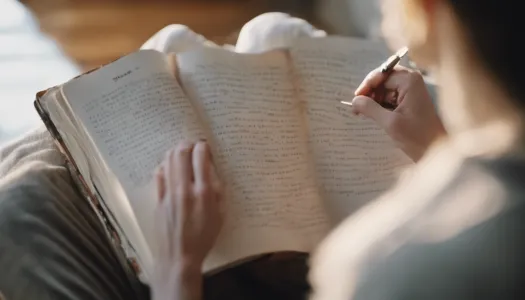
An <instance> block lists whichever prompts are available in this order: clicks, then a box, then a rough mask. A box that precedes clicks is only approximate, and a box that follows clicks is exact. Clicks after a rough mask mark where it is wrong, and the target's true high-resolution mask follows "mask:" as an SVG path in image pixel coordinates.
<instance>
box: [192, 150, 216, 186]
mask: <svg viewBox="0 0 525 300" xmlns="http://www.w3.org/2000/svg"><path fill="white" fill-rule="evenodd" d="M192 160H193V176H194V179H195V185H205V184H208V182H209V181H210V169H211V153H210V149H209V147H208V144H207V143H205V142H198V143H197V144H195V146H194V147H193V155H192Z"/></svg>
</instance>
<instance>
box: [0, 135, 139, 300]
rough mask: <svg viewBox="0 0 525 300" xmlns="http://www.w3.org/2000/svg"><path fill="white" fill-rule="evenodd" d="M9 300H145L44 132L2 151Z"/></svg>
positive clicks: (1, 279)
mask: <svg viewBox="0 0 525 300" xmlns="http://www.w3.org/2000/svg"><path fill="white" fill-rule="evenodd" d="M0 269H1V270H2V272H1V273H0V291H1V292H2V293H3V294H4V296H5V298H6V299H9V300H16V299H24V300H27V299H83V300H84V299H97V300H98V299H144V298H147V297H148V291H147V289H146V287H144V286H143V285H142V284H140V283H139V282H138V280H137V279H135V278H134V277H133V275H132V274H131V272H130V271H129V270H128V269H125V268H124V267H123V265H122V264H121V263H120V260H119V259H118V257H117V255H116V253H115V251H114V250H113V248H112V247H111V244H110V241H109V239H108V238H107V237H106V234H105V231H104V230H103V228H102V226H101V224H100V222H99V220H98V218H97V216H96V215H95V213H94V211H93V210H92V209H91V207H90V206H89V204H88V203H87V202H86V201H85V200H84V199H83V198H81V197H80V195H79V194H78V193H77V190H76V189H75V188H74V186H73V185H72V181H71V178H70V176H69V172H68V171H67V169H66V168H65V167H64V164H63V160H62V156H61V155H60V153H59V152H58V150H57V149H56V148H55V147H54V146H53V143H52V141H51V139H50V137H49V136H48V134H47V133H46V132H45V130H44V129H43V128H40V129H38V130H37V131H36V132H34V133H31V134H29V135H28V136H26V137H25V138H23V139H21V140H20V141H18V142H15V143H13V144H12V145H9V146H7V147H5V148H3V149H2V150H1V151H0Z"/></svg>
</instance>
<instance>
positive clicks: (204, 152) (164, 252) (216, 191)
mask: <svg viewBox="0 0 525 300" xmlns="http://www.w3.org/2000/svg"><path fill="white" fill-rule="evenodd" d="M157 187H158V189H157V190H158V199H159V201H158V207H157V215H156V220H155V221H156V236H155V238H156V241H157V243H158V246H159V247H158V249H159V253H157V255H156V256H155V259H156V263H155V270H154V278H153V281H152V293H153V299H155V300H199V299H202V281H203V275H202V266H203V262H204V259H205V257H206V256H207V255H208V252H209V251H210V250H211V248H212V247H213V245H214V244H215V240H216V239H217V236H218V234H219V231H220V228H221V225H222V214H221V209H220V205H221V199H222V193H221V185H220V182H219V179H218V176H217V174H216V173H215V168H214V166H213V163H212V159H211V154H210V150H209V147H208V145H207V144H206V143H205V142H198V143H196V144H193V143H187V142H185V143H180V144H179V146H177V148H176V149H175V150H173V151H170V152H169V153H168V155H167V158H166V159H165V161H164V163H163V164H162V165H161V167H160V169H159V172H158V175H157Z"/></svg>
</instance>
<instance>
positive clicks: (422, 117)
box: [341, 49, 446, 161]
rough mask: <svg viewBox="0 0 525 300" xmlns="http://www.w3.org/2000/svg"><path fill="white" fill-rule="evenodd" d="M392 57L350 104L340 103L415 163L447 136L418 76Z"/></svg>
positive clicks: (356, 93)
mask: <svg viewBox="0 0 525 300" xmlns="http://www.w3.org/2000/svg"><path fill="white" fill-rule="evenodd" d="M402 50H403V49H402ZM402 53H403V52H402V51H399V52H398V53H397V54H402ZM405 54H406V53H405ZM396 56H397V57H399V58H395V57H396ZM393 57H394V58H392V57H391V58H389V59H388V60H387V61H386V62H385V63H384V64H383V65H381V66H380V67H379V68H377V69H375V70H373V71H372V72H370V73H369V74H368V75H367V76H366V77H365V79H364V80H363V82H362V83H361V85H360V86H359V87H358V88H357V89H356V91H355V97H354V98H353V99H352V101H351V102H349V101H341V103H343V104H346V105H350V106H351V109H352V112H353V113H354V114H357V115H363V116H365V117H368V118H371V119H373V120H374V121H375V122H376V123H377V124H378V125H379V126H381V127H382V128H383V129H385V131H386V132H387V133H388V134H389V135H390V136H391V137H392V139H393V140H394V141H396V142H397V144H398V146H399V147H400V148H401V149H402V150H403V151H404V152H405V153H406V154H407V155H408V156H410V157H411V158H412V159H413V160H414V161H417V160H419V159H420V158H421V156H422V155H423V153H425V151H426V150H427V148H428V147H429V146H430V145H431V143H432V142H433V141H435V140H436V139H437V138H438V137H440V136H443V135H445V134H446V132H445V129H444V127H443V124H442V123H441V120H440V119H439V117H438V115H437V112H436V110H435V107H434V105H433V103H432V100H431V98H430V94H429V93H428V90H427V87H426V85H425V82H424V80H423V76H422V75H421V73H420V72H419V71H417V70H413V69H409V68H405V67H402V66H397V63H398V62H399V60H400V55H394V56H393Z"/></svg>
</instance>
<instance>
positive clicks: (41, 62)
mask: <svg viewBox="0 0 525 300" xmlns="http://www.w3.org/2000/svg"><path fill="white" fill-rule="evenodd" d="M78 72H79V69H78V68H77V67H76V66H75V65H74V64H73V63H72V62H71V61H70V60H69V59H68V58H67V57H65V56H64V54H63V53H62V52H61V50H60V49H59V48H58V47H57V45H56V44H55V43H54V42H53V41H52V40H51V39H49V38H48V37H47V36H45V35H43V34H42V33H41V32H39V29H38V24H37V23H36V21H35V19H33V16H32V14H31V13H30V12H29V11H28V10H27V9H26V8H25V7H24V6H23V5H21V4H20V3H19V2H17V1H15V0H0V144H2V143H4V142H6V141H7V140H10V139H13V138H15V137H16V136H18V135H20V134H22V133H24V132H25V131H27V130H29V129H31V128H33V127H35V126H37V125H38V124H39V123H40V120H39V118H38V116H37V114H36V113H35V110H34V108H33V100H34V97H35V93H36V92H38V91H40V90H42V89H46V88H48V87H50V86H53V85H56V84H59V83H62V82H64V81H66V80H67V79H69V78H71V77H73V76H75V75H77V74H78Z"/></svg>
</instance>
